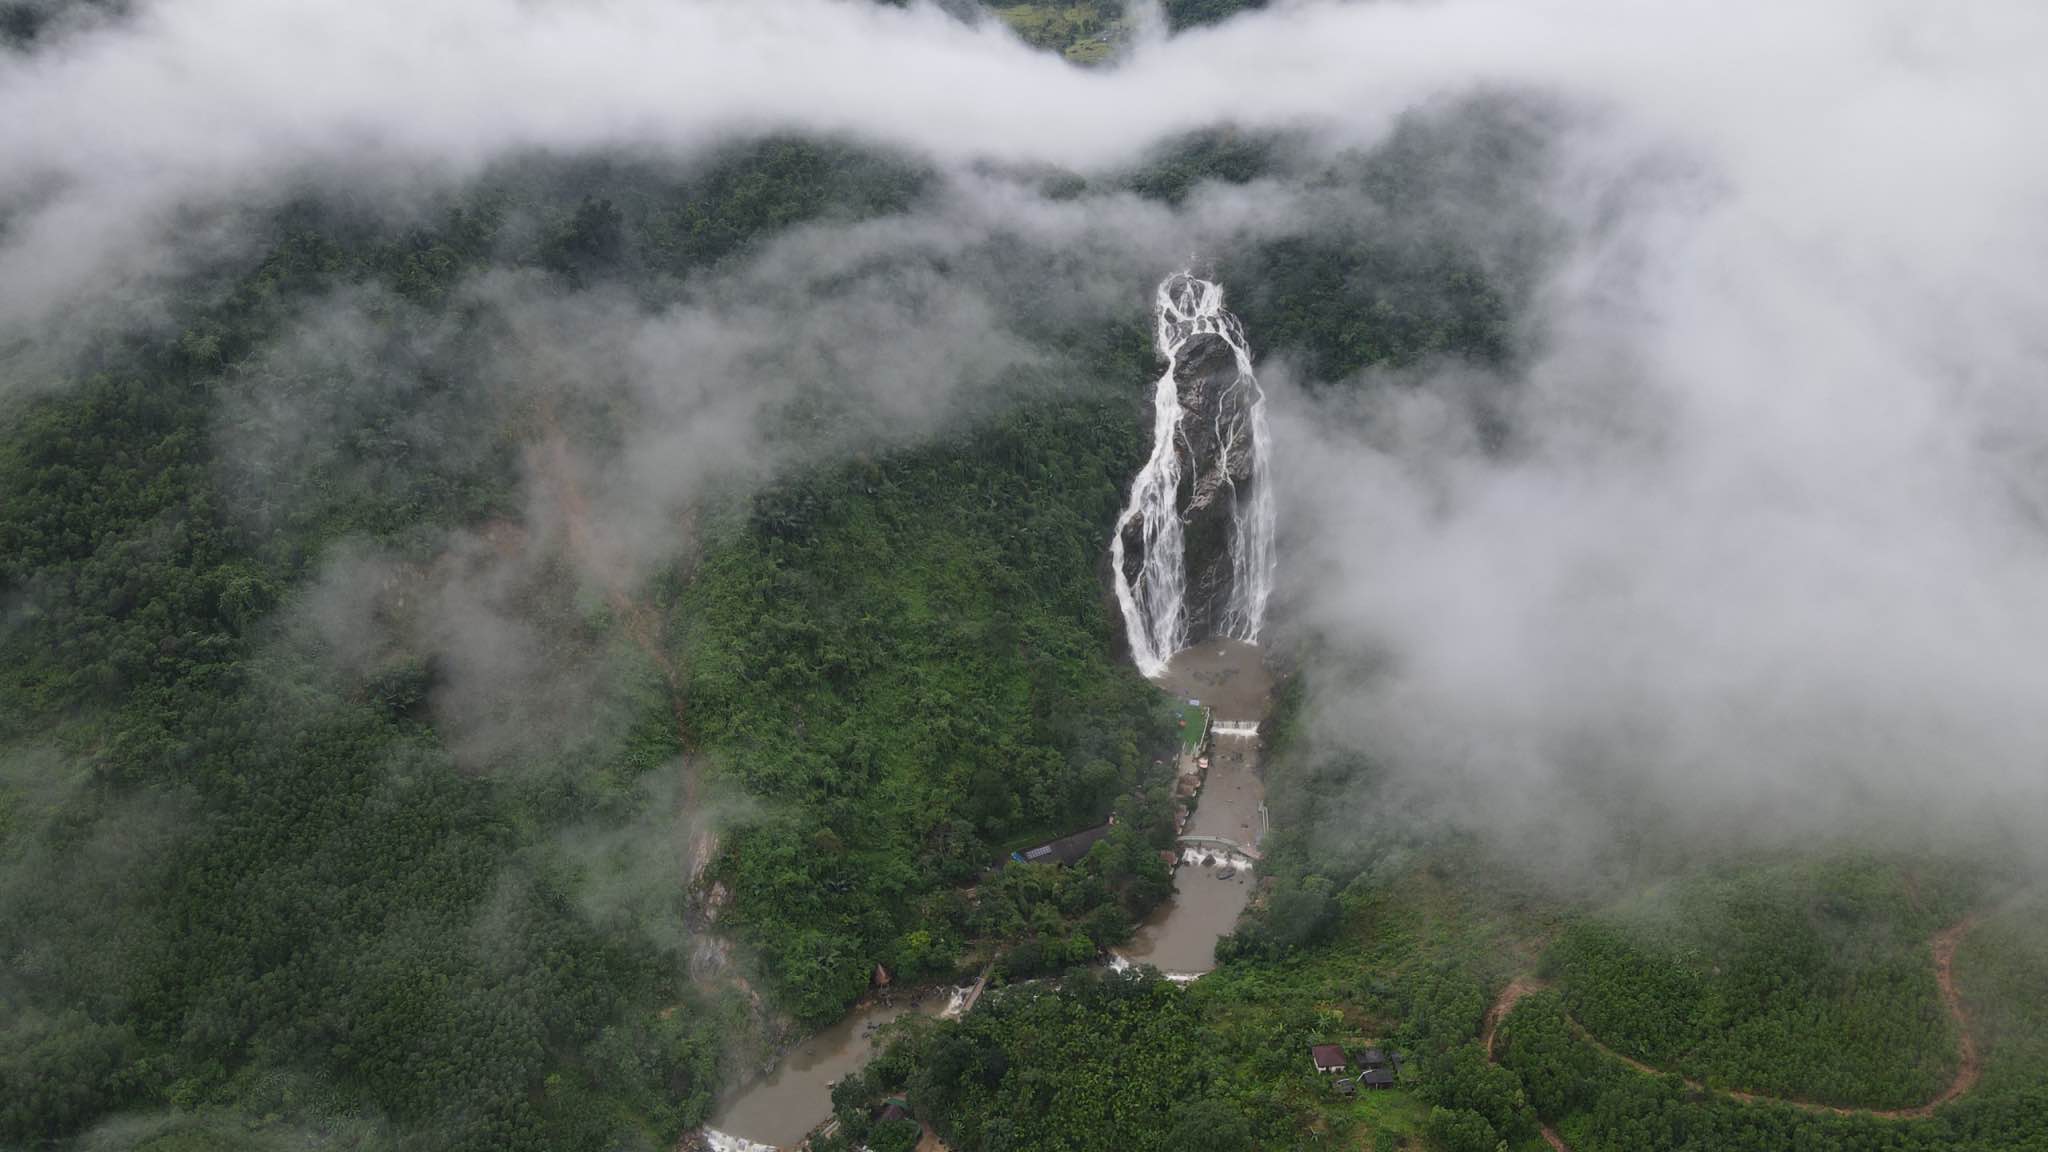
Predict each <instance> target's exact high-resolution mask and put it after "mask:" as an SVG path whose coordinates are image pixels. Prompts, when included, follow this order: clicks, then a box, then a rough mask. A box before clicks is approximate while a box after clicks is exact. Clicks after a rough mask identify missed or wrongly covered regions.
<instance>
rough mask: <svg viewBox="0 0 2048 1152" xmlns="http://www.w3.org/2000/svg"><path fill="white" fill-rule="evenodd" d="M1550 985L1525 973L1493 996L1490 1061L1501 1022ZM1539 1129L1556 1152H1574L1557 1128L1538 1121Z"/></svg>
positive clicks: (1488, 1042) (1489, 1016) (1487, 1036)
mask: <svg viewBox="0 0 2048 1152" xmlns="http://www.w3.org/2000/svg"><path fill="white" fill-rule="evenodd" d="M1548 987H1550V981H1548V980H1540V979H1538V978H1537V977H1536V976H1535V975H1534V974H1524V975H1521V976H1517V977H1515V978H1514V979H1513V980H1510V981H1508V986H1507V987H1505V988H1503V989H1501V990H1500V995H1498V996H1496V997H1494V998H1493V1006H1492V1007H1491V1008H1488V1009H1487V1010H1486V1033H1485V1038H1484V1040H1483V1041H1482V1042H1483V1043H1484V1044H1485V1045H1486V1059H1487V1061H1488V1062H1491V1061H1492V1060H1493V1037H1494V1034H1495V1033H1497V1032H1499V1031H1500V1022H1501V1021H1503V1020H1505V1019H1507V1018H1508V1013H1510V1012H1513V1011H1514V1010H1515V1005H1517V1004H1520V1003H1521V1002H1522V998H1523V997H1524V996H1527V995H1529V994H1530V993H1533V992H1541V991H1543V990H1544V989H1546V988H1548ZM1537 1131H1539V1132H1540V1133H1542V1135H1543V1142H1544V1143H1545V1144H1548V1145H1550V1146H1551V1147H1552V1148H1553V1149H1555V1150H1556V1152H1572V1147H1571V1145H1569V1144H1567V1143H1565V1142H1564V1137H1562V1136H1559V1135H1558V1134H1557V1129H1555V1128H1552V1127H1551V1126H1550V1125H1548V1124H1544V1123H1542V1122H1541V1121H1538V1122H1537Z"/></svg>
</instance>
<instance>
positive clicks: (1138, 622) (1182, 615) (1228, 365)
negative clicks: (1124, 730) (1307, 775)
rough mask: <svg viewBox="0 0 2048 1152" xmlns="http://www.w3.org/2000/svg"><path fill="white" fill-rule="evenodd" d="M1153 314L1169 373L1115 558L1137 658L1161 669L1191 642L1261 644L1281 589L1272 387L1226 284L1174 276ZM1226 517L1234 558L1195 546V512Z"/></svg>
mask: <svg viewBox="0 0 2048 1152" xmlns="http://www.w3.org/2000/svg"><path fill="white" fill-rule="evenodd" d="M1153 318H1154V341H1155V344H1156V346H1157V347H1158V349H1159V355H1160V356H1161V357H1162V358H1163V359H1164V360H1165V361H1166V371H1165V372H1164V373H1163V374H1162V375H1161V376H1160V378H1159V380H1158V382H1157V384H1155V385H1154V387H1153V391H1152V411H1153V418H1152V453H1151V456H1150V458H1148V459H1147V460H1146V461H1145V466H1144V467H1143V468H1142V469H1140V470H1139V472H1138V475H1137V477H1136V479H1135V480H1133V482H1132V484H1131V497H1130V501H1129V503H1128V504H1127V505H1126V506H1125V508H1124V512H1123V515H1121V516H1120V517H1118V519H1117V523H1116V533H1115V535H1114V537H1113V538H1112V539H1111V541H1110V567H1111V570H1112V572H1113V573H1114V575H1113V579H1114V582H1115V589H1116V598H1117V604H1118V606H1119V607H1120V608H1121V609H1122V611H1123V618H1124V632H1125V635H1126V636H1127V638H1128V640H1129V643H1130V647H1131V658H1132V661H1133V662H1134V663H1136V664H1137V666H1138V670H1139V671H1141V672H1143V673H1144V674H1145V675H1146V676H1148V677H1152V678H1155V679H1156V678H1157V677H1158V676H1159V675H1160V674H1162V673H1163V672H1165V671H1166V666H1167V663H1168V661H1170V660H1172V659H1173V655H1174V653H1176V652H1178V651H1180V650H1181V649H1182V648H1185V647H1187V645H1188V644H1189V643H1190V642H1191V641H1196V640H1202V639H1206V638H1208V637H1211V636H1219V637H1227V638H1229V639H1234V640H1244V641H1248V642H1253V643H1256V642H1257V640H1258V638H1259V630H1260V628H1261V627H1262V626H1263V625H1264V623H1265V617H1266V601H1267V599H1268V597H1269V596H1270V595H1271V593H1272V589H1273V572H1274V554H1273V526H1274V510H1273V493H1272V489H1271V485H1270V484H1269V483H1268V471H1269V465H1268V462H1267V459H1266V456H1267V453H1266V441H1267V431H1266V394H1265V392H1264V391H1263V390H1262V389H1261V388H1260V387H1259V380H1258V377H1257V375H1256V374H1254V373H1253V371H1252V354H1251V347H1250V345H1249V344H1248V343H1247V342H1246V340H1245V335H1244V327H1243V325H1241V324H1240V323H1239V322H1238V319H1237V317H1236V316H1234V315H1232V314H1231V313H1230V312H1228V311H1226V310H1225V309H1224V307H1223V288H1222V286H1221V285H1219V284H1217V283H1215V282H1213V281H1210V280H1204V279H1201V278H1199V277H1197V276H1195V275H1193V274H1192V273H1188V272H1178V273H1175V274H1174V275H1172V276H1168V277H1167V278H1166V279H1165V280H1163V281H1161V282H1160V284H1159V288H1158V291H1157V293H1156V296H1155V299H1154V303H1153ZM1220 351H1227V353H1228V356H1227V359H1226V358H1225V357H1223V356H1221V355H1219V352H1220ZM1219 515H1220V516H1227V517H1228V532H1227V536H1228V543H1227V545H1225V547H1226V548H1227V551H1228V558H1227V559H1228V564H1227V566H1225V565H1223V564H1220V563H1219V562H1218V560H1219V558H1216V557H1212V556H1208V555H1198V556H1194V557H1190V556H1189V554H1188V531H1189V524H1190V522H1191V521H1194V520H1196V519H1197V518H1203V519H1207V518H1209V517H1213V516H1219ZM1134 560H1135V564H1133V561H1134ZM1191 567H1192V568H1193V569H1195V571H1194V572H1193V573H1191V571H1190V569H1191ZM1226 583H1227V587H1225V586H1223V585H1225V584H1226ZM1191 600H1192V601H1193V602H1194V603H1196V604H1198V605H1199V606H1200V608H1201V614H1200V619H1199V620H1192V619H1191V613H1190V603H1191ZM1197 625H1199V626H1197Z"/></svg>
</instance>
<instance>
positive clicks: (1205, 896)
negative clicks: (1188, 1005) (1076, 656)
mask: <svg viewBox="0 0 2048 1152" xmlns="http://www.w3.org/2000/svg"><path fill="white" fill-rule="evenodd" d="M1156 682H1157V683H1158V684H1159V686H1160V687H1161V688H1162V689H1164V690H1166V691H1168V692H1171V693H1173V694H1174V696H1175V697H1176V698H1178V699H1180V700H1183V701H1193V702H1196V703H1199V704H1200V705H1201V706H1202V707H1203V708H1205V709H1207V711H1208V713H1209V720H1210V736H1209V740H1208V743H1207V744H1206V746H1205V747H1204V749H1203V750H1202V752H1201V753H1200V754H1198V756H1197V757H1190V758H1188V761H1187V762H1186V763H1185V764H1184V768H1183V771H1193V772H1195V773H1196V774H1197V779H1199V781H1200V788H1199V790H1198V791H1197V792H1196V793H1195V796H1194V798H1193V805H1192V810H1191V811H1190V812H1189V813H1188V817H1187V819H1186V821H1185V822H1184V823H1183V824H1182V825H1181V827H1180V829H1179V832H1180V835H1181V837H1182V843H1181V847H1180V864H1179V865H1178V866H1177V867H1176V868H1175V869H1174V875H1173V895H1172V896H1170V897H1168V899H1167V901H1166V902H1165V903H1164V904H1162V905H1160V906H1159V908H1158V910H1156V911H1155V912H1153V913H1152V915H1150V916H1148V917H1146V918H1145V922H1144V923H1143V924H1141V925H1139V926H1138V930H1137V932H1136V933H1135V934H1134V935H1133V936H1132V938H1131V941H1130V943H1128V944H1126V945H1125V946H1124V947H1122V948H1119V949H1117V950H1116V953H1115V956H1116V958H1117V959H1118V960H1120V961H1122V962H1124V963H1128V964H1150V965H1152V966H1153V967H1155V968H1157V969H1159V970H1160V971H1161V972H1164V973H1166V974H1167V975H1169V976H1171V977H1174V978H1176V979H1188V980H1191V979H1194V978H1195V977H1197V976H1199V975H1201V974H1202V973H1204V972H1208V971H1210V970H1211V969H1213V968H1214V967H1215V966H1216V941H1218V940H1220V939H1222V938H1223V937H1224V936H1226V935H1228V934H1229V933H1230V932H1231V931H1232V930H1234V929H1235V928H1236V926H1237V921H1238V917H1240V916H1241V915H1243V913H1244V910H1245V908H1246V907H1247V906H1249V905H1250V903H1251V899H1252V894H1253V891H1254V886H1255V884H1256V879H1255V877H1256V863H1257V862H1256V853H1257V850H1258V845H1259V842H1260V841H1261V840H1262V839H1263V838H1264V836H1265V831H1266V828H1265V824H1266V805H1265V799H1266V783H1265V777H1264V775H1263V773H1262V771H1261V766H1260V763H1259V738H1258V731H1259V726H1260V725H1261V724H1263V723H1264V722H1265V718H1266V714H1267V713H1268V711H1270V709H1271V707H1272V700H1273V680H1272V676H1271V675H1270V673H1269V672H1268V671H1267V669H1266V665H1265V655H1264V653H1263V652H1262V651H1261V650H1260V649H1259V648H1258V647H1257V646H1255V645H1252V644H1246V643H1244V642H1242V641H1238V640H1209V641H1204V642H1203V643H1201V644H1199V645H1196V646H1195V647H1192V648H1189V649H1187V650H1185V651H1182V652H1179V653H1176V654H1175V655H1174V657H1173V659H1172V660H1171V661H1169V662H1168V664H1167V668H1166V671H1165V672H1163V673H1162V674H1161V675H1160V676H1159V678H1158V680H1157V681H1156Z"/></svg>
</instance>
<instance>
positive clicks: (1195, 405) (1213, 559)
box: [1124, 333, 1254, 644]
mask: <svg viewBox="0 0 2048 1152" xmlns="http://www.w3.org/2000/svg"><path fill="white" fill-rule="evenodd" d="M1173 376H1174V385H1175V391H1176V393H1177V394H1178V395H1179V397H1180V408H1181V417H1180V427H1179V431H1178V434H1177V435H1176V436H1175V438H1174V452H1175V454H1176V456H1177V457H1178V460H1179V465H1180V466H1179V469H1178V471H1179V474H1180V484H1179V487H1178V488H1177V489H1176V490H1175V493H1174V508H1175V510H1176V511H1178V512H1179V514H1180V519H1181V524H1182V550H1183V559H1184V563H1185V564H1186V568H1187V585H1186V588H1187V591H1186V597H1185V601H1184V603H1185V606H1186V612H1187V634H1186V636H1185V637H1184V639H1183V642H1184V643H1188V644H1193V643H1196V642H1198V641H1201V640H1203V639H1206V638H1208V637H1210V636H1214V635H1217V634H1219V633H1220V632H1222V631H1223V621H1224V618H1225V615H1226V613H1227V611H1228V608H1229V605H1230V602H1231V595H1232V591H1233V568H1234V564H1233V561H1232V556H1231V547H1232V543H1233V540H1234V538H1235V535H1236V515H1237V505H1238V502H1239V501H1242V500H1246V499H1248V498H1249V497H1250V495H1251V485H1252V481H1253V477H1252V471H1253V469H1252V464H1253V457H1252V453H1251V451H1250V450H1249V447H1250V445H1251V443H1252V439H1251V402H1252V399H1253V395H1254V394H1253V390H1252V388H1251V387H1250V386H1249V385H1248V384H1247V382H1246V381H1244V380H1243V379H1242V378H1241V377H1240V375H1239V372H1238V365H1237V357H1236V354H1235V352H1234V351H1233V350H1232V348H1231V346H1230V344H1229V343H1228V342H1227V341H1225V340H1224V339H1223V338H1222V337H1221V336H1217V335H1213V334H1210V333H1197V334H1195V335H1193V336H1190V337H1189V338H1188V340H1187V342H1186V343H1185V344H1183V345H1182V346H1181V351H1180V355H1179V357H1178V359H1177V362H1176V363H1175V365H1174V373H1173ZM1145 547H1146V541H1145V539H1144V531H1143V526H1142V525H1141V524H1139V523H1138V522H1136V521H1132V522H1130V523H1127V524H1126V525H1125V526H1124V570H1125V577H1126V578H1127V579H1130V580H1136V579H1137V575H1138V572H1139V570H1140V569H1141V568H1142V567H1143V565H1144V561H1145V554H1146V553H1145Z"/></svg>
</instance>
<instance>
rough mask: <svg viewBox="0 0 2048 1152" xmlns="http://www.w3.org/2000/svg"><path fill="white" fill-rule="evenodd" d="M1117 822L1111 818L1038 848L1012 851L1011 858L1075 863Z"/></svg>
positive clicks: (1044, 862) (1028, 861)
mask: <svg viewBox="0 0 2048 1152" xmlns="http://www.w3.org/2000/svg"><path fill="white" fill-rule="evenodd" d="M1115 824H1116V821H1114V820H1111V821H1110V822H1109V823H1107V824H1098V825H1096V826H1095V827H1093V828H1088V829H1085V830H1083V831H1080V832H1076V833H1074V834H1073V835H1072V836H1062V837H1060V838H1059V839H1057V840H1054V841H1051V842H1050V843H1046V844H1040V845H1039V846H1038V847H1036V848H1031V849H1027V850H1025V851H1023V852H1012V853H1010V859H1011V860H1013V861H1015V862H1016V863H1019V864H1075V863H1078V862H1080V860H1081V858H1082V857H1083V856H1086V855H1088V850H1089V849H1090V848H1093V847H1095V843H1096V841H1098V840H1100V839H1102V838H1103V837H1104V836H1107V835H1109V830H1110V828H1112V827H1113V826H1115Z"/></svg>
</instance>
